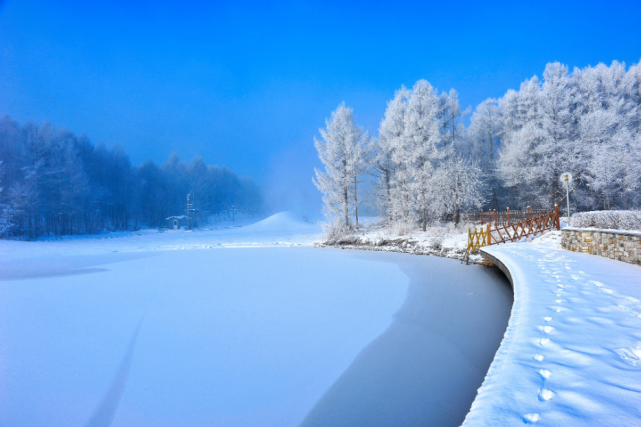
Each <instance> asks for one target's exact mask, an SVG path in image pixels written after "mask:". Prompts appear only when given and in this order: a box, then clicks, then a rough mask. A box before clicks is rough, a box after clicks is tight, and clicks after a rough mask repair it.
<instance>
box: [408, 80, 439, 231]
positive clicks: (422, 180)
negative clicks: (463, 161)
mask: <svg viewBox="0 0 641 427" xmlns="http://www.w3.org/2000/svg"><path fill="white" fill-rule="evenodd" d="M439 115H440V103H439V98H438V96H437V95H436V90H435V89H434V88H433V87H432V85H431V84H429V82H427V80H419V81H418V82H416V84H415V85H414V87H413V88H412V93H411V94H410V97H409V100H408V103H407V114H406V121H405V134H404V138H403V140H404V144H403V145H404V149H405V150H407V154H408V157H409V166H410V172H411V178H412V187H413V188H412V190H413V193H414V197H413V199H414V204H415V206H416V210H417V211H418V215H419V218H420V223H421V229H422V230H423V231H425V230H426V229H427V221H428V218H429V216H430V214H438V213H440V212H439V209H440V206H438V205H437V204H436V203H434V201H435V188H434V187H433V186H432V185H431V183H430V180H431V179H432V177H433V175H434V172H435V169H436V166H437V164H438V161H439V160H441V159H443V158H444V157H445V155H446V151H445V148H444V147H443V138H442V133H441V129H442V123H441V121H440V120H439Z"/></svg>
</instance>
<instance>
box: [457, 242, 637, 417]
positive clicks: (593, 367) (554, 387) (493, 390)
mask: <svg viewBox="0 0 641 427" xmlns="http://www.w3.org/2000/svg"><path fill="white" fill-rule="evenodd" d="M484 250H485V251H486V252H487V253H489V254H490V255H492V256H494V257H496V258H497V259H498V260H500V261H501V262H502V263H503V264H504V265H505V266H506V267H507V268H508V269H509V271H510V272H511V275H512V277H513V280H514V288H515V289H514V293H515V300H514V305H513V308H512V315H511V318H510V322H509V326H508V329H507V331H506V334H505V338H504V340H503V342H502V343H501V347H500V349H499V351H498V352H497V355H496V358H495V360H494V362H493V363H492V366H491V368H490V370H489V372H488V375H487V377H486V379H485V382H484V383H483V386H482V388H481V389H480V390H479V394H478V397H477V398H476V400H475V402H474V404H473V406H472V410H471V411H470V413H469V414H468V416H467V418H466V421H465V424H464V425H465V426H466V427H468V426H469V427H471V426H489V425H492V426H494V425H496V426H507V425H522V424H523V423H526V424H527V423H536V424H537V425H545V426H579V425H587V426H606V425H608V426H614V425H616V426H638V425H641V301H640V300H641V269H640V268H639V267H638V266H634V265H631V264H626V263H623V262H619V261H615V260H610V259H607V258H603V257H599V256H593V255H587V254H582V253H575V252H570V251H566V250H563V249H561V247H560V232H552V233H548V234H547V235H546V236H544V237H542V238H540V239H536V240H535V241H534V242H531V243H526V244H519V243H516V244H507V245H499V246H491V247H488V248H484Z"/></svg>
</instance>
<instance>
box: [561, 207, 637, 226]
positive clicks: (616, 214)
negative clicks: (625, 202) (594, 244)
mask: <svg viewBox="0 0 641 427" xmlns="http://www.w3.org/2000/svg"><path fill="white" fill-rule="evenodd" d="M571 224H572V227H578V228H587V227H592V228H601V229H611V230H641V211H594V212H581V213H577V214H574V215H572V222H571Z"/></svg>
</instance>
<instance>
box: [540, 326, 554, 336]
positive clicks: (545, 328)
mask: <svg viewBox="0 0 641 427" xmlns="http://www.w3.org/2000/svg"><path fill="white" fill-rule="evenodd" d="M539 330H541V331H543V332H545V333H546V334H549V333H550V332H552V331H553V330H554V328H553V327H552V326H539Z"/></svg>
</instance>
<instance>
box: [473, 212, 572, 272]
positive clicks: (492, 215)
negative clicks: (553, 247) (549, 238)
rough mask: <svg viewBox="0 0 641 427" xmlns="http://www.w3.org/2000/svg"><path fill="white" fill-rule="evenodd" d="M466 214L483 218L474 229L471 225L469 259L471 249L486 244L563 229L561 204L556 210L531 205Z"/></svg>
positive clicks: (506, 241)
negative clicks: (532, 208) (524, 207)
mask: <svg viewBox="0 0 641 427" xmlns="http://www.w3.org/2000/svg"><path fill="white" fill-rule="evenodd" d="M462 218H463V221H466V220H467V221H469V222H471V223H473V224H478V223H479V222H480V226H474V230H472V229H471V228H468V236H467V254H466V260H469V256H470V253H471V252H473V251H475V250H477V249H478V248H480V247H483V246H489V245H493V244H494V245H497V244H499V243H508V242H517V241H519V240H521V239H523V238H524V237H525V238H528V237H530V236H535V235H537V234H539V233H543V232H545V231H548V230H552V229H554V228H556V229H557V230H560V229H561V223H560V218H559V207H558V206H555V207H554V210H553V211H545V210H531V209H530V208H529V207H528V208H527V210H523V211H510V208H507V210H506V211H505V212H496V211H489V212H485V213H484V212H483V211H481V212H478V213H472V214H464V215H462Z"/></svg>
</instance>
